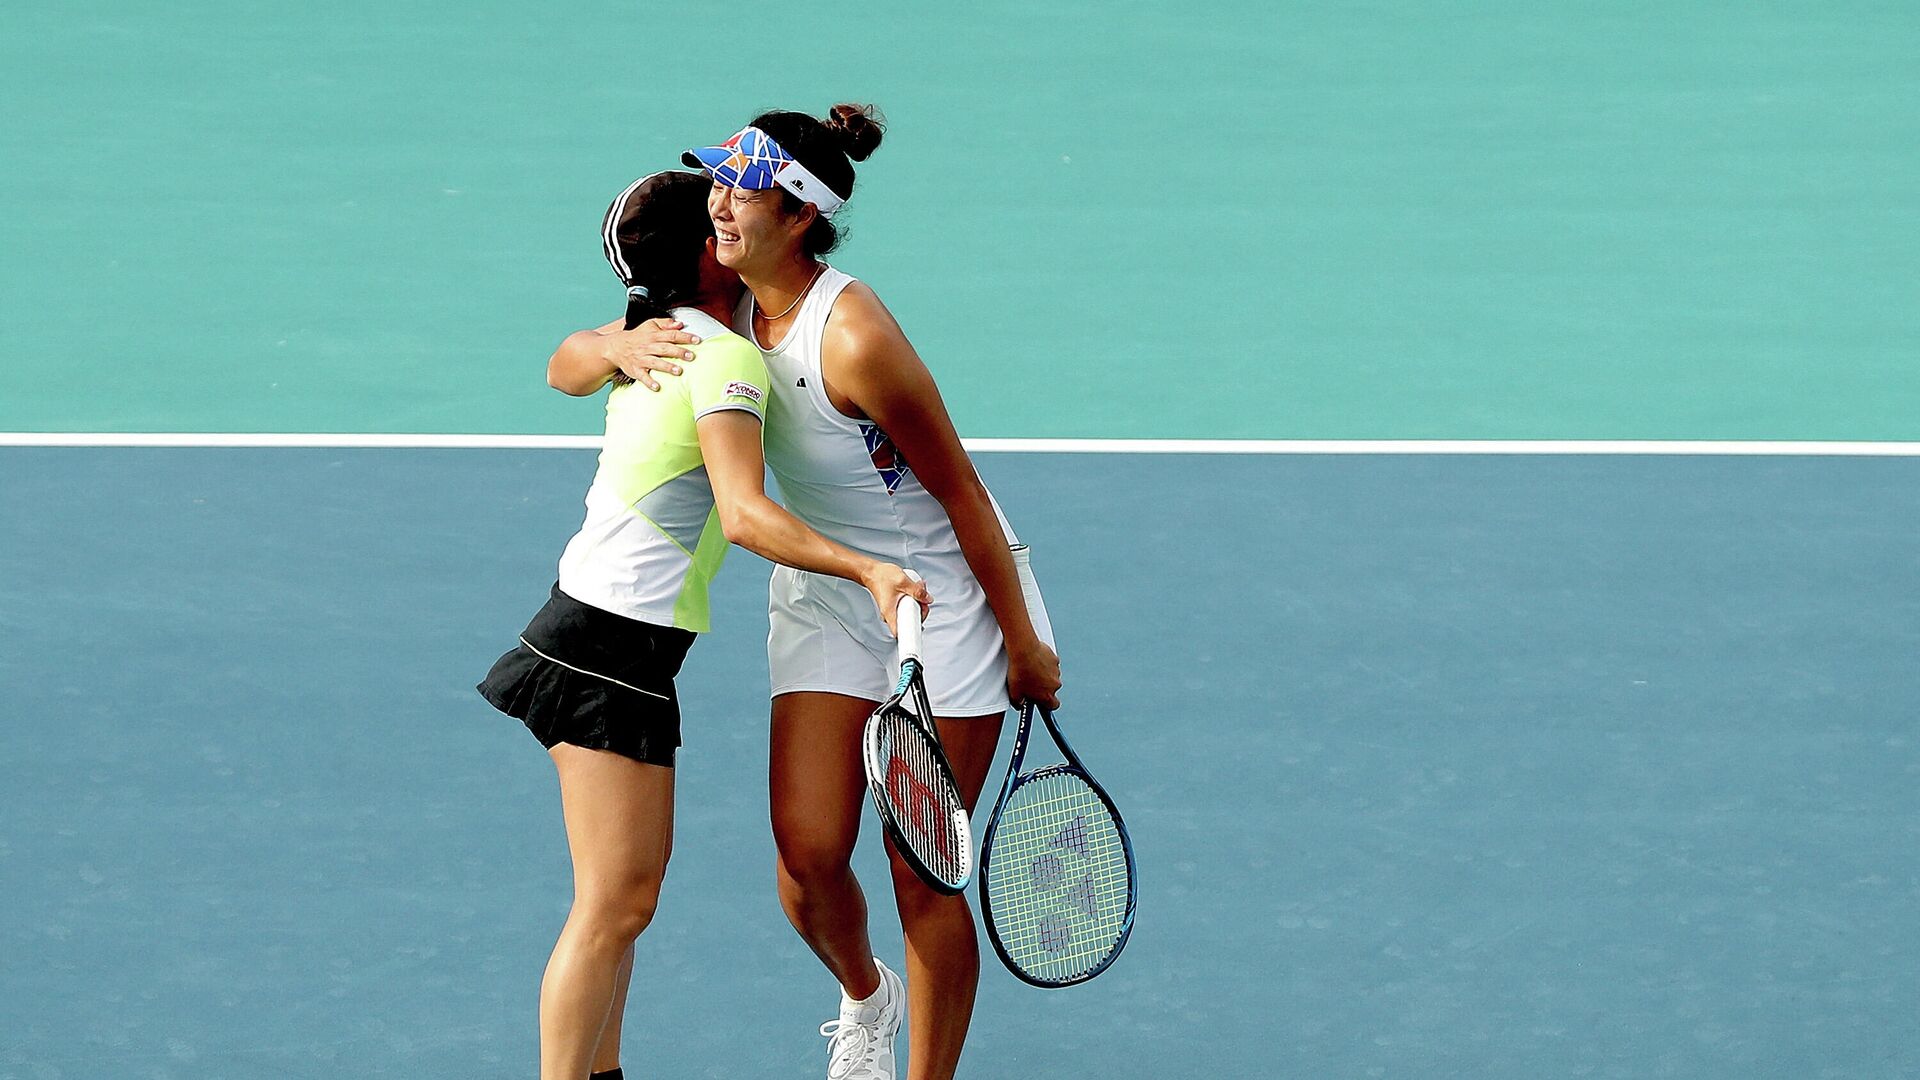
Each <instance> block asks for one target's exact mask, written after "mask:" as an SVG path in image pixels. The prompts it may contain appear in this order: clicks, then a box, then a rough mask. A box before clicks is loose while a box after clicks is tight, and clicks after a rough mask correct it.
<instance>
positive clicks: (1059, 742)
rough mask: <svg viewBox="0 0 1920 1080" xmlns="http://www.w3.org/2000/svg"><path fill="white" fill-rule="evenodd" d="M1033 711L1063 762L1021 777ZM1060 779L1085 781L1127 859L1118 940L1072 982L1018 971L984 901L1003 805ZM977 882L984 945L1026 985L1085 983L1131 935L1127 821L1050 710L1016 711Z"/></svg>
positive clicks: (1135, 896) (1133, 878) (1133, 887)
mask: <svg viewBox="0 0 1920 1080" xmlns="http://www.w3.org/2000/svg"><path fill="white" fill-rule="evenodd" d="M1035 711H1038V712H1039V713H1040V719H1041V720H1042V721H1044V722H1045V723H1046V725H1047V733H1048V734H1049V735H1051V736H1052V737H1053V742H1054V745H1055V746H1058V747H1059V748H1060V752H1061V754H1063V755H1064V756H1065V757H1066V759H1067V760H1066V761H1064V762H1061V763H1059V764H1056V765H1048V766H1046V767H1045V768H1041V769H1035V770H1034V771H1033V772H1030V773H1024V774H1023V773H1022V772H1021V771H1020V767H1021V766H1022V765H1024V764H1025V763H1026V759H1027V740H1028V739H1029V738H1030V737H1031V736H1032V734H1033V714H1034V712H1035ZM1062 774H1070V775H1073V776H1076V777H1078V778H1079V779H1080V780H1083V781H1085V782H1086V785H1087V787H1088V789H1089V790H1091V791H1092V792H1093V794H1094V795H1095V797H1097V798H1098V799H1099V800H1100V802H1101V803H1102V804H1104V805H1105V806H1106V808H1107V813H1109V814H1111V815H1112V816H1113V824H1114V828H1115V829H1116V830H1117V831H1118V832H1119V834H1120V850H1121V853H1122V854H1123V855H1125V856H1126V860H1127V910H1126V913H1125V916H1124V917H1123V919H1122V922H1121V926H1120V936H1119V938H1118V939H1117V940H1116V941H1115V942H1114V944H1113V948H1112V949H1110V950H1108V952H1107V954H1106V955H1105V956H1104V957H1102V958H1101V959H1100V962H1099V963H1098V964H1096V965H1094V967H1092V968H1091V969H1089V970H1087V971H1085V972H1082V973H1080V974H1077V975H1075V976H1073V977H1072V978H1068V979H1047V978H1042V977H1040V976H1037V975H1034V974H1032V973H1031V972H1028V971H1027V970H1025V969H1024V968H1022V967H1021V966H1020V964H1019V963H1018V962H1017V961H1015V960H1014V959H1013V957H1012V956H1010V955H1008V953H1007V947H1006V945H1005V944H1004V943H1003V942H1002V941H1001V940H1000V930H999V928H998V927H997V926H995V925H994V920H993V905H992V903H991V902H990V901H989V900H988V882H989V881H990V880H991V879H992V875H993V840H994V836H995V835H996V834H997V833H998V832H999V829H1000V815H1001V813H1002V811H1004V810H1005V809H1006V808H1007V803H1008V802H1010V801H1011V800H1012V799H1013V793H1014V792H1015V791H1018V790H1019V789H1020V788H1022V787H1024V786H1025V785H1027V784H1030V783H1036V782H1038V781H1041V780H1045V779H1046V778H1048V777H1051V776H1059V775H1062ZM979 878H980V912H981V914H982V916H984V917H985V920H986V924H987V940H988V941H989V942H991V943H992V944H993V951H994V954H995V955H997V956H999V957H1000V963H1001V964H1003V965H1005V967H1006V969H1007V970H1008V971H1011V972H1013V974H1014V975H1015V976H1016V977H1017V978H1019V979H1020V980H1021V981H1022V982H1025V983H1027V984H1029V985H1032V986H1038V987H1041V988H1043V989H1048V990H1057V989H1059V988H1061V987H1066V986H1074V985H1077V984H1079V983H1083V982H1086V981H1087V980H1089V979H1092V978H1094V977H1095V976H1097V975H1099V974H1100V973H1101V972H1103V971H1105V970H1107V969H1108V968H1110V967H1112V966H1113V962H1114V961H1115V960H1117V959H1119V958H1120V954H1121V953H1122V952H1123V951H1125V950H1126V947H1127V940H1128V939H1129V938H1131V937H1132V936H1133V919H1134V914H1135V910H1136V908H1137V906H1138V903H1139V899H1140V884H1139V878H1138V877H1137V875H1136V873H1135V868H1134V861H1133V838H1132V837H1131V836H1129V835H1128V833H1127V823H1126V819H1124V818H1122V817H1121V816H1120V808H1119V807H1117V806H1115V805H1114V803H1113V797H1112V796H1110V795H1108V794H1107V789H1106V788H1104V787H1102V786H1101V785H1100V781H1098V780H1096V779H1094V778H1093V774H1092V773H1090V772H1088V771H1087V767H1086V766H1085V765H1084V764H1082V763H1081V761H1080V755H1079V754H1076V753H1074V751H1073V745H1072V744H1071V743H1069V742H1067V739H1066V736H1064V735H1062V734H1060V725H1059V723H1058V722H1057V721H1055V720H1054V718H1053V710H1051V709H1049V708H1047V707H1046V706H1045V705H1036V704H1034V703H1032V702H1028V703H1026V704H1024V705H1022V706H1020V727H1019V729H1018V730H1017V731H1015V733H1014V736H1013V759H1012V761H1010V762H1009V763H1008V765H1007V779H1006V782H1005V783H1004V784H1002V785H1001V788H1000V798H999V801H997V802H995V803H994V805H993V816H992V817H991V818H989V819H988V821H987V831H986V834H985V835H984V836H983V837H982V838H981V840H980V866H979Z"/></svg>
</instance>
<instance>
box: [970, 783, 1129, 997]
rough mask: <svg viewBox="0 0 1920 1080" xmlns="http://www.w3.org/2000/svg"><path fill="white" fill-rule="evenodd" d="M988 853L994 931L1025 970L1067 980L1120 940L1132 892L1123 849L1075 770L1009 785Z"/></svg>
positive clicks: (988, 898) (1099, 802)
mask: <svg viewBox="0 0 1920 1080" xmlns="http://www.w3.org/2000/svg"><path fill="white" fill-rule="evenodd" d="M986 862H987V866H986V876H985V878H984V880H983V883H982V884H983V886H984V888H985V896H984V899H985V901H986V903H987V906H988V907H989V908H990V909H991V910H992V913H993V924H994V930H995V932H996V934H997V936H998V937H999V938H1000V940H1001V944H1002V945H1003V946H1004V947H1005V949H1006V951H1007V955H1008V957H1009V958H1011V959H1012V960H1013V961H1014V962H1015V963H1016V964H1018V965H1019V966H1020V967H1021V968H1022V969H1024V970H1026V971H1027V972H1029V973H1030V974H1032V975H1035V976H1037V977H1039V978H1041V979H1045V980H1049V981H1068V980H1072V979H1074V978H1076V977H1078V976H1080V975H1084V974H1085V973H1087V972H1088V971H1091V970H1093V969H1094V968H1096V967H1098V966H1099V965H1100V963H1101V962H1102V961H1103V960H1105V959H1106V957H1107V956H1108V955H1109V954H1110V953H1111V952H1112V951H1113V949H1114V948H1115V947H1116V946H1117V945H1118V944H1119V943H1120V941H1121V938H1122V936H1123V935H1124V933H1125V930H1126V924H1127V907H1128V898H1129V896H1130V894H1131V881H1130V880H1129V873H1128V869H1127V856H1126V848H1125V844H1124V842H1123V841H1122V840H1121V837H1120V829H1119V827H1118V826H1117V825H1116V824H1115V823H1114V820H1113V816H1112V814H1111V812H1110V811H1108V809H1107V805H1106V803H1105V802H1103V801H1102V800H1101V799H1100V797H1099V796H1098V795H1097V794H1095V793H1094V791H1093V789H1092V788H1091V787H1089V786H1088V785H1087V783H1086V781H1085V780H1083V779H1081V778H1080V777H1079V776H1077V775H1074V774H1072V773H1055V774H1053V775H1050V776H1045V777H1041V778H1039V779H1037V780H1031V781H1027V782H1025V783H1022V784H1020V785H1019V786H1018V787H1016V788H1015V789H1014V792H1013V794H1012V796H1011V797H1010V798H1009V799H1008V801H1007V806H1006V808H1005V809H1004V810H1002V811H1001V813H1000V821H999V825H998V826H997V828H996V829H995V831H994V836H993V848H992V850H991V851H990V852H988V853H987V855H986Z"/></svg>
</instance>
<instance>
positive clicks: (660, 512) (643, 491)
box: [560, 308, 768, 633]
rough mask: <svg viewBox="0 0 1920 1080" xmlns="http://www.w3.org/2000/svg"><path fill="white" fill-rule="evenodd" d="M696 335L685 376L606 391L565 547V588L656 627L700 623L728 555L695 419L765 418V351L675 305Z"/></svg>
mask: <svg viewBox="0 0 1920 1080" xmlns="http://www.w3.org/2000/svg"><path fill="white" fill-rule="evenodd" d="M673 316H674V318H676V319H679V320H680V321H681V322H683V323H685V324H686V327H687V330H688V332H690V333H693V334H696V335H698V336H699V338H700V344H698V345H695V346H693V347H692V349H693V353H694V356H695V357H696V358H697V359H695V360H694V361H693V362H692V363H689V364H687V365H686V366H685V367H684V369H683V371H684V374H682V375H677V376H674V375H665V374H663V373H659V372H656V373H655V377H656V378H657V379H658V380H659V382H660V391H659V392H658V393H655V392H653V391H651V390H648V389H647V388H645V387H643V386H639V385H637V384H628V385H624V386H616V387H614V388H613V392H612V393H610V394H609V395H608V396H607V437H606V443H605V446H604V448H603V449H602V450H601V451H600V468H599V471H598V472H596V473H595V474H594V477H593V486H592V487H591V488H589V489H588V490H587V518H586V522H585V523H584V524H583V525H581V527H580V531H579V532H578V533H575V534H574V537H573V539H572V540H570V541H568V542H567V549H566V551H565V552H564V553H562V554H561V556H560V591H561V592H564V593H566V594H567V595H568V596H571V597H573V598H574V599H575V600H578V601H580V602H581V603H583V604H588V605H591V606H593V607H597V608H600V609H601V610H603V611H611V612H613V613H614V614H616V615H624V616H626V617H627V618H629V619H638V620H640V621H641V622H648V623H653V624H654V625H656V626H677V627H679V628H680V629H682V630H692V631H694V632H695V633H703V632H705V631H706V630H707V629H708V628H709V625H710V623H709V618H708V614H707V585H708V583H709V582H711V581H712V580H713V575H714V574H715V573H716V572H717V571H718V570H719V569H720V561H721V560H722V559H723V558H725V557H726V554H727V538H726V536H725V535H724V534H722V533H721V531H720V515H719V513H718V511H716V510H715V509H714V505H713V486H712V484H710V483H709V482H708V480H707V469H706V464H705V462H704V461H702V459H701V457H700V436H699V433H698V431H697V430H696V428H695V424H696V423H697V422H698V421H699V419H700V418H701V417H703V416H706V415H708V414H709V413H714V412H719V411H721V410H723V409H739V410H741V411H742V412H750V413H752V414H753V415H754V416H755V417H757V418H759V419H760V421H761V422H762V423H765V421H766V400H767V390H768V381H767V366H766V363H765V362H764V361H763V360H762V359H761V357H760V350H759V349H757V348H755V347H754V346H753V343H752V342H749V341H748V340H746V339H745V338H743V337H741V336H739V335H738V334H735V333H733V332H732V331H731V330H728V329H727V328H726V327H725V326H723V325H721V324H720V323H719V322H717V321H715V320H714V319H712V318H711V317H709V316H707V315H706V314H704V313H702V312H700V311H696V310H694V309H692V308H675V309H674V311H673Z"/></svg>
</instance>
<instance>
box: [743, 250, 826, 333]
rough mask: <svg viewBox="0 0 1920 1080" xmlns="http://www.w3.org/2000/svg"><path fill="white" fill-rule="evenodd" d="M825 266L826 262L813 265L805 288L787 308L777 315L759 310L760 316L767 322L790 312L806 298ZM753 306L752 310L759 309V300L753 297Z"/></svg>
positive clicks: (777, 319) (777, 320)
mask: <svg viewBox="0 0 1920 1080" xmlns="http://www.w3.org/2000/svg"><path fill="white" fill-rule="evenodd" d="M826 268H827V264H826V263H821V264H819V265H818V266H815V267H814V268H813V276H812V277H810V278H808V279H807V286H806V288H804V289H801V290H800V295H799V296H796V297H794V298H793V303H791V304H788V305H787V310H785V311H783V312H781V313H780V314H778V315H769V314H767V313H766V312H764V311H761V312H760V317H761V318H763V319H765V320H767V321H768V322H779V321H780V320H781V319H784V318H786V317H787V316H788V315H790V314H792V313H793V309H794V308H797V307H799V306H800V301H802V300H805V299H806V298H807V294H808V293H810V292H812V291H813V283H814V282H816V281H819V280H820V272H821V271H823V270H825V269H826ZM753 306H754V310H756V311H759V308H760V301H759V300H758V299H755V300H754V302H753Z"/></svg>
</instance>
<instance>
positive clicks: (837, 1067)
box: [820, 1017, 873, 1077]
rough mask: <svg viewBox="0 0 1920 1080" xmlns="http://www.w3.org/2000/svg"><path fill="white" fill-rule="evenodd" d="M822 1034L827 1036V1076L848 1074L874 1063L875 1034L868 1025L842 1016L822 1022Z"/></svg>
mask: <svg viewBox="0 0 1920 1080" xmlns="http://www.w3.org/2000/svg"><path fill="white" fill-rule="evenodd" d="M820 1034H822V1035H825V1036H826V1037H827V1076H829V1077H841V1076H846V1075H847V1074H848V1073H850V1072H852V1071H853V1070H854V1069H855V1068H857V1067H859V1066H861V1065H870V1064H872V1063H873V1036H872V1035H871V1034H870V1033H869V1031H868V1028H867V1025H865V1024H862V1023H860V1022H858V1021H855V1020H848V1019H846V1018H845V1017H842V1018H840V1019H838V1020H829V1021H827V1022H826V1023H824V1024H821V1025H820Z"/></svg>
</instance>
